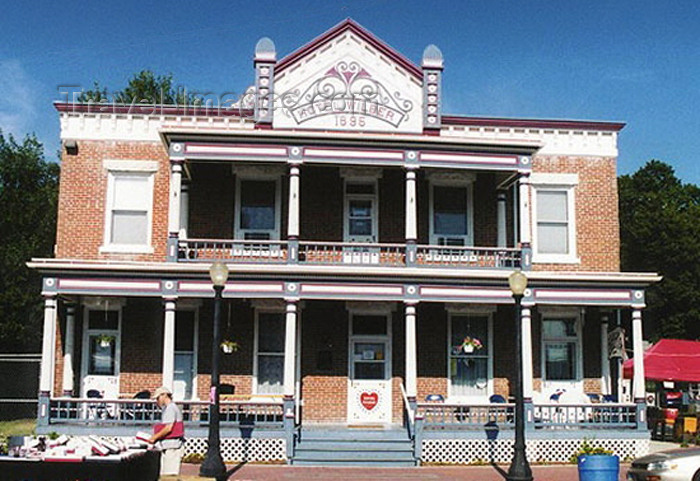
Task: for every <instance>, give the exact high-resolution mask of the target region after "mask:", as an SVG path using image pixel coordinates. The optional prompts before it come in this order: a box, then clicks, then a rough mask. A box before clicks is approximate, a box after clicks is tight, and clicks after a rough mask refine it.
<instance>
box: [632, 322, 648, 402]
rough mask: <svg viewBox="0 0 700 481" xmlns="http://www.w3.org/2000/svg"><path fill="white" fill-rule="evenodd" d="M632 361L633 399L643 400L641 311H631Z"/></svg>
mask: <svg viewBox="0 0 700 481" xmlns="http://www.w3.org/2000/svg"><path fill="white" fill-rule="evenodd" d="M632 349H633V351H632V360H633V368H634V375H633V378H632V395H633V396H634V397H633V399H634V400H636V399H644V398H645V396H646V393H645V389H644V346H643V337H642V310H641V309H633V310H632Z"/></svg>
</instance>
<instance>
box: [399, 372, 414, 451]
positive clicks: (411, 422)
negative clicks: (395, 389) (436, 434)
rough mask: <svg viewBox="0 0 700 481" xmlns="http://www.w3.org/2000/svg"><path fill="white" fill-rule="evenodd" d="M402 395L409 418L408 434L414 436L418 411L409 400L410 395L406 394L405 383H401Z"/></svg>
mask: <svg viewBox="0 0 700 481" xmlns="http://www.w3.org/2000/svg"><path fill="white" fill-rule="evenodd" d="M400 386H401V397H402V398H403V407H404V409H405V410H406V417H407V418H408V434H409V435H410V436H411V438H413V433H414V426H415V420H416V417H415V416H416V413H415V412H413V408H411V403H409V402H408V395H407V394H406V388H405V387H404V385H403V383H401V385H400Z"/></svg>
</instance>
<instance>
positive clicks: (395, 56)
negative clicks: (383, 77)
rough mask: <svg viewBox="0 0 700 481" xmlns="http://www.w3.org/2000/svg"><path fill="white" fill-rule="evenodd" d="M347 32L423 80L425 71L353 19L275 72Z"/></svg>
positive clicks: (297, 52) (300, 50)
mask: <svg viewBox="0 0 700 481" xmlns="http://www.w3.org/2000/svg"><path fill="white" fill-rule="evenodd" d="M347 31H351V32H352V33H354V34H355V35H357V36H358V37H360V38H361V39H362V40H364V41H365V42H367V43H368V44H370V45H371V46H372V47H374V48H376V49H377V50H379V52H381V53H382V54H383V55H385V56H386V57H388V58H389V59H390V60H392V61H394V62H396V63H397V64H399V65H400V66H401V67H403V68H404V69H406V71H408V72H409V73H410V74H411V75H413V76H414V77H416V78H417V79H419V80H422V79H423V70H421V68H420V67H419V66H418V65H416V64H415V63H413V62H412V61H410V60H409V59H408V58H406V57H404V56H403V55H402V54H400V53H399V52H398V51H396V50H395V49H393V48H392V47H390V46H389V45H388V44H387V43H386V42H384V41H383V40H381V39H380V38H379V37H377V36H376V35H374V34H373V33H372V32H370V31H369V30H367V29H366V28H364V27H363V26H362V25H360V24H359V23H357V22H356V21H355V20H353V19H351V18H346V19H345V20H343V21H342V22H340V23H339V24H337V25H336V26H335V27H332V28H331V29H330V30H327V31H326V32H324V33H322V34H321V35H319V36H318V37H316V38H315V39H313V40H311V41H310V42H309V43H307V44H306V45H304V46H302V47H300V48H298V49H297V50H295V51H294V52H292V53H290V54H289V55H287V56H285V57H284V58H282V59H281V60H280V61H279V62H277V64H276V65H275V72H282V71H283V70H284V69H286V68H287V67H289V66H291V65H292V64H294V63H295V62H296V61H297V60H299V59H301V58H302V57H304V56H306V55H308V54H309V53H311V52H313V51H314V50H316V49H318V48H320V47H321V46H323V45H324V44H326V43H328V42H330V41H331V40H333V39H334V38H336V37H338V36H340V35H342V34H343V33H345V32H347Z"/></svg>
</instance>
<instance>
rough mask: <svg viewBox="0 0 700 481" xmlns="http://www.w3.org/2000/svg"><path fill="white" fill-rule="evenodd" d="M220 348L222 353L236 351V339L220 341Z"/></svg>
mask: <svg viewBox="0 0 700 481" xmlns="http://www.w3.org/2000/svg"><path fill="white" fill-rule="evenodd" d="M220 346H221V350H222V351H223V353H224V354H232V353H234V352H236V351H238V343H237V342H236V341H229V340H228V339H226V340H224V341H221V344H220Z"/></svg>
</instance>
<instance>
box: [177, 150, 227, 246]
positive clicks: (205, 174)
mask: <svg viewBox="0 0 700 481" xmlns="http://www.w3.org/2000/svg"><path fill="white" fill-rule="evenodd" d="M190 172H191V173H192V179H191V181H190V186H189V226H188V232H187V235H188V236H189V237H191V238H195V239H196V238H200V239H201V238H204V239H233V207H234V199H235V198H236V197H235V191H236V182H235V177H234V175H233V173H232V171H231V166H230V165H229V164H209V163H194V164H191V165H190Z"/></svg>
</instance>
